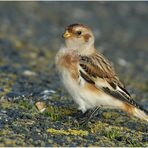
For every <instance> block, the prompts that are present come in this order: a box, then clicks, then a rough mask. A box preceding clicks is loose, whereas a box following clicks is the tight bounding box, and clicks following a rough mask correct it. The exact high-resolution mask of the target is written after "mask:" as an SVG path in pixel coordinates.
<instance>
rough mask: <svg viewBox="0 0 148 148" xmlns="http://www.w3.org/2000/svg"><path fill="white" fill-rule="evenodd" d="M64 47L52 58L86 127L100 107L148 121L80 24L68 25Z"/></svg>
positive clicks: (140, 107) (88, 30) (85, 28)
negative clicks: (122, 111) (83, 115)
mask: <svg viewBox="0 0 148 148" xmlns="http://www.w3.org/2000/svg"><path fill="white" fill-rule="evenodd" d="M63 37H64V38H65V47H61V49H60V50H59V52H58V53H57V55H56V65H57V68H58V71H59V74H60V76H61V79H62V82H63V84H64V86H65V88H66V89H67V91H68V92H69V94H70V95H71V96H72V98H73V100H74V101H75V103H76V104H77V105H78V109H79V110H81V111H82V112H83V113H84V114H85V116H86V118H85V121H84V123H87V122H88V121H89V120H90V119H91V118H92V117H93V116H94V114H95V113H96V111H97V110H98V109H99V108H100V107H104V108H113V109H114V108H116V109H122V110H124V111H126V112H128V113H129V114H132V115H134V116H136V117H138V118H140V119H143V120H146V121H148V111H147V110H145V109H144V108H143V107H142V106H141V105H139V104H138V103H137V102H136V101H134V100H133V99H132V98H131V96H130V94H129V93H128V91H127V90H126V88H125V86H124V85H123V84H122V82H121V81H120V80H119V78H118V76H117V74H116V72H115V71H114V69H113V67H112V66H111V64H110V63H109V61H108V60H107V59H106V58H105V57H104V56H103V55H102V54H101V53H99V52H98V51H97V50H96V48H95V47H94V41H95V37H94V35H93V32H92V31H91V29H90V28H89V27H88V26H86V25H83V24H72V25H69V26H68V27H67V28H66V30H65V33H64V35H63Z"/></svg>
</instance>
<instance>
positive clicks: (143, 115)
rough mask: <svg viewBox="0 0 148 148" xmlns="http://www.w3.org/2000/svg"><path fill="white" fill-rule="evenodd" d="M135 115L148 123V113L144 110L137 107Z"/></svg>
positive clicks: (134, 111)
mask: <svg viewBox="0 0 148 148" xmlns="http://www.w3.org/2000/svg"><path fill="white" fill-rule="evenodd" d="M133 115H134V116H136V117H138V118H140V119H143V120H146V121H148V113H147V112H145V111H144V110H141V109H138V108H136V107H135V108H134V110H133Z"/></svg>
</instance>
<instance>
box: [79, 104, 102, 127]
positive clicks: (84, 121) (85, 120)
mask: <svg viewBox="0 0 148 148" xmlns="http://www.w3.org/2000/svg"><path fill="white" fill-rule="evenodd" d="M99 108H100V107H99V106H97V107H95V108H93V109H89V110H87V111H86V112H85V113H84V114H83V117H82V118H81V119H80V124H82V125H86V124H87V123H88V122H89V121H90V120H91V119H92V118H93V117H94V116H95V115H96V114H95V113H96V112H97V111H98V110H99Z"/></svg>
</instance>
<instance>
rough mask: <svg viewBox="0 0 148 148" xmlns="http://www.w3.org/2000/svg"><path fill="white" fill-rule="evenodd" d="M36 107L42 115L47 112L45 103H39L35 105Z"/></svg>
mask: <svg viewBox="0 0 148 148" xmlns="http://www.w3.org/2000/svg"><path fill="white" fill-rule="evenodd" d="M35 106H36V107H37V109H38V110H39V111H40V112H41V113H42V112H44V111H45V109H46V104H45V103H44V102H37V103H36V104H35Z"/></svg>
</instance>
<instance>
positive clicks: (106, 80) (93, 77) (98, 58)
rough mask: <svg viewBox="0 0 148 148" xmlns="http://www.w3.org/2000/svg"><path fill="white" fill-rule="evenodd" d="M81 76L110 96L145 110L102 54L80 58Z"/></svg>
mask: <svg viewBox="0 0 148 148" xmlns="http://www.w3.org/2000/svg"><path fill="white" fill-rule="evenodd" d="M79 72H80V76H81V77H82V78H83V79H84V80H85V81H86V82H87V83H90V84H91V85H94V86H95V87H96V88H98V89H101V90H102V91H103V92H105V93H107V94H108V95H110V96H112V97H114V98H116V99H119V100H121V101H122V102H125V103H129V104H131V105H133V106H135V107H137V108H140V109H142V110H143V108H142V107H141V106H139V105H138V104H137V103H136V102H135V101H134V100H133V99H132V98H131V96H130V94H129V93H128V92H127V91H126V89H125V87H124V85H123V84H122V83H121V82H120V80H119V78H118V77H117V75H116V73H115V71H114V69H113V68H112V66H111V65H110V64H109V62H108V60H107V59H105V57H104V56H103V55H101V54H96V55H93V56H91V57H88V56H80V58H79Z"/></svg>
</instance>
